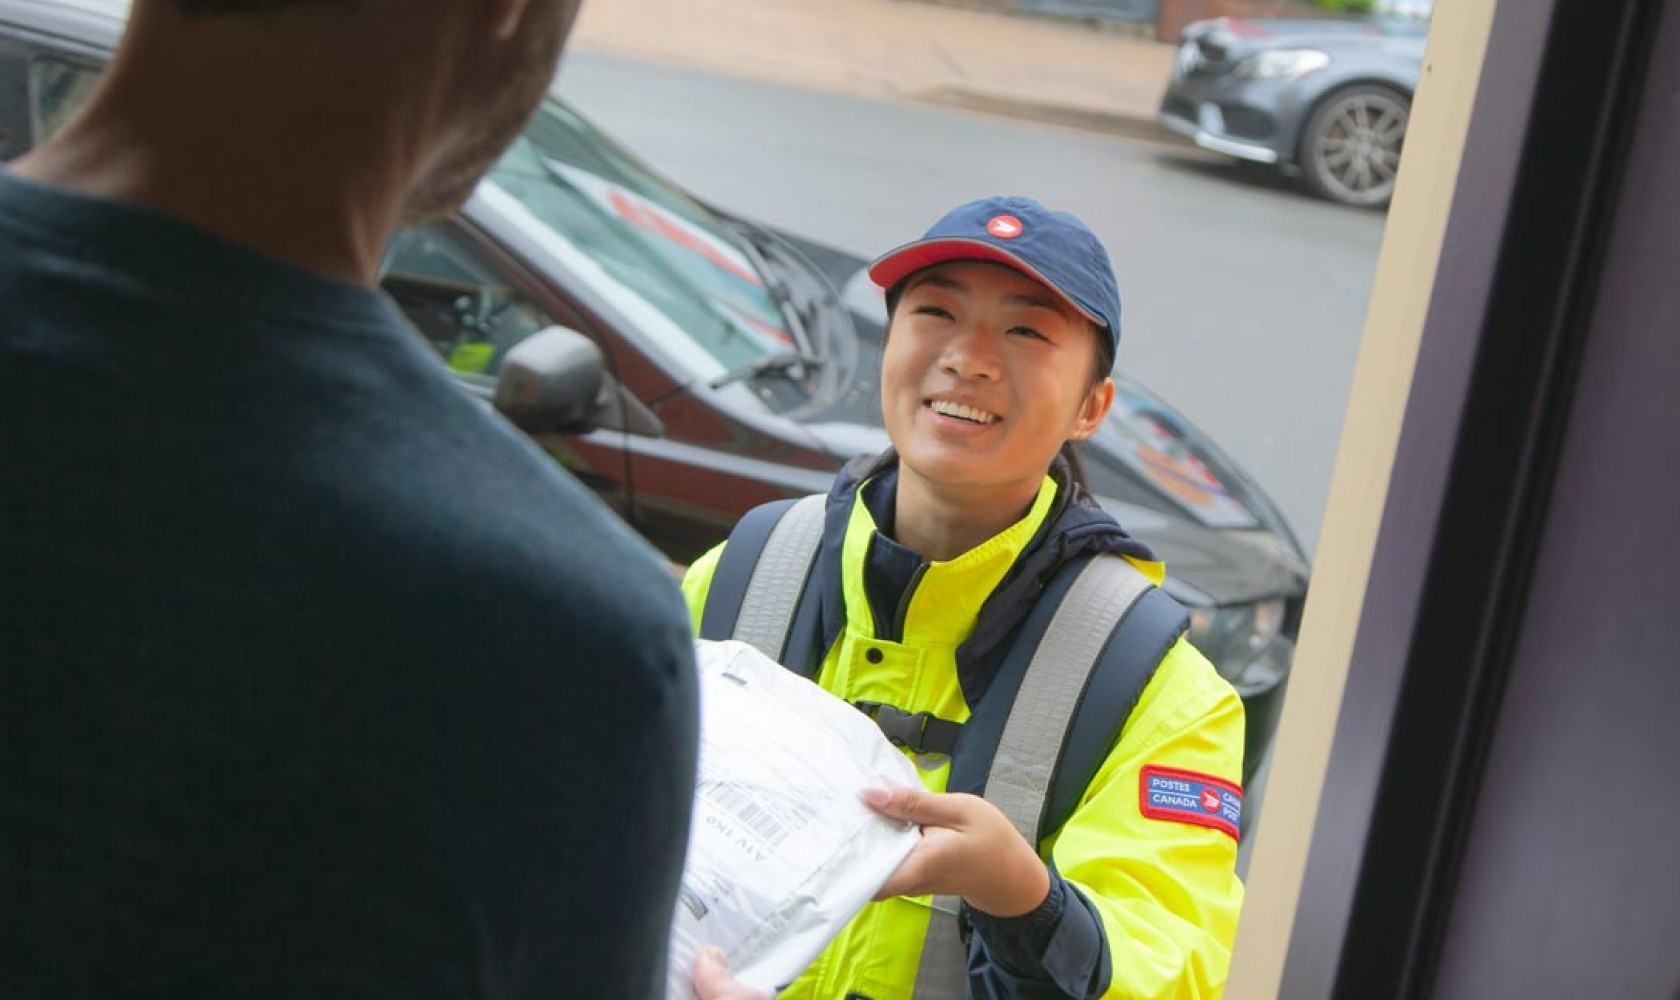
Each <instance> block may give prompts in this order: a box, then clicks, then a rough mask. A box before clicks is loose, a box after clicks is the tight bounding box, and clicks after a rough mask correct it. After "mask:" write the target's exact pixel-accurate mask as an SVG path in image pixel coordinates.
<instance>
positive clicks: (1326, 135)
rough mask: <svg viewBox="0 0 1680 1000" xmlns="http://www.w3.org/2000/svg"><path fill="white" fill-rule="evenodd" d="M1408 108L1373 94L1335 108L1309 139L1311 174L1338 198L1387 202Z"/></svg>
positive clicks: (1346, 100) (1397, 167)
mask: <svg viewBox="0 0 1680 1000" xmlns="http://www.w3.org/2000/svg"><path fill="white" fill-rule="evenodd" d="M1406 116H1407V111H1406V106H1405V105H1404V104H1402V103H1401V102H1399V101H1397V100H1395V99H1394V98H1392V97H1388V96H1386V95H1383V94H1376V93H1362V94H1352V95H1349V96H1348V97H1346V98H1343V99H1342V100H1340V101H1338V102H1337V103H1336V104H1335V105H1333V106H1332V107H1331V108H1330V109H1329V111H1328V113H1327V114H1326V115H1325V117H1324V127H1323V128H1322V129H1321V130H1320V131H1319V133H1318V135H1317V136H1315V137H1314V139H1313V160H1314V169H1315V170H1316V171H1317V173H1318V176H1319V177H1320V178H1322V179H1323V181H1324V186H1325V187H1327V188H1329V190H1330V193H1331V194H1332V195H1334V196H1335V197H1336V198H1338V199H1340V200H1342V201H1346V202H1351V203H1353V204H1376V203H1379V202H1382V201H1386V200H1387V199H1388V197H1389V195H1390V194H1391V193H1392V192H1393V190H1394V178H1395V175H1396V174H1397V173H1398V172H1399V170H1400V152H1401V147H1402V146H1403V145H1404V144H1405V141H1406Z"/></svg>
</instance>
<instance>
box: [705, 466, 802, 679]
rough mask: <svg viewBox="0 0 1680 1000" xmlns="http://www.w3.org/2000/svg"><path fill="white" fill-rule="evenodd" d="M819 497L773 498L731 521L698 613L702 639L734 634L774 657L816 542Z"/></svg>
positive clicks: (779, 657) (779, 653) (779, 656)
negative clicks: (699, 613) (725, 542)
mask: <svg viewBox="0 0 1680 1000" xmlns="http://www.w3.org/2000/svg"><path fill="white" fill-rule="evenodd" d="M825 499H826V498H825V497H824V496H823V495H821V494H816V495H813V496H808V497H803V498H801V499H799V500H778V501H775V502H773V503H767V504H764V505H762V506H759V507H755V508H753V509H752V510H750V511H748V512H747V514H746V516H744V517H742V518H741V520H740V521H738V522H736V525H735V528H734V530H732V531H731V532H730V533H729V543H728V544H727V545H725V546H724V549H723V555H722V556H720V557H719V558H718V564H717V569H716V571H715V572H714V573H713V574H712V583H711V587H710V588H709V589H708V590H707V592H706V607H705V610H704V611H703V612H702V613H701V617H700V637H701V638H702V639H739V640H741V641H742V642H745V643H747V644H748V645H751V646H752V647H754V648H755V649H757V650H758V651H759V652H761V653H763V654H764V655H766V656H768V657H770V658H771V659H773V660H775V661H776V662H778V663H781V662H783V661H784V654H785V652H786V648H787V639H788V634H789V632H790V631H791V629H792V627H793V623H794V617H795V613H796V612H797V611H798V610H799V608H800V603H801V597H802V595H803V594H804V592H805V583H806V581H807V579H808V578H809V577H810V574H811V567H812V565H813V564H814V563H815V562H816V556H817V549H818V548H819V547H820V545H821V543H822V529H823V512H824V505H825Z"/></svg>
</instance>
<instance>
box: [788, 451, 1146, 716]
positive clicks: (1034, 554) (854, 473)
mask: <svg viewBox="0 0 1680 1000" xmlns="http://www.w3.org/2000/svg"><path fill="white" fill-rule="evenodd" d="M1050 476H1051V478H1053V479H1054V480H1055V481H1056V485H1057V490H1056V500H1055V503H1054V505H1053V506H1052V507H1051V509H1050V512H1049V513H1048V514H1047V515H1045V518H1044V523H1043V524H1042V525H1040V526H1039V529H1038V532H1037V533H1036V534H1034V535H1033V538H1032V540H1031V541H1030V542H1028V543H1027V547H1026V548H1025V550H1023V551H1022V553H1021V555H1020V557H1019V558H1017V559H1016V560H1015V565H1014V566H1012V567H1010V569H1009V572H1008V573H1007V574H1005V575H1004V578H1003V580H1002V582H1000V583H999V584H998V587H997V589H996V590H994V591H993V592H992V595H991V596H990V597H989V598H987V599H986V601H985V603H984V604H983V605H981V608H980V616H979V621H978V622H977V623H976V625H975V629H974V634H973V635H971V636H969V638H968V639H967V641H965V642H964V643H963V644H962V645H961V646H958V647H957V678H958V681H959V683H960V684H961V685H962V691H963V698H964V700H966V701H967V702H968V704H969V706H970V707H973V706H974V705H977V704H978V703H979V701H980V699H981V698H982V697H984V695H985V693H986V689H987V688H988V687H990V686H991V681H992V677H993V676H994V675H995V674H996V672H997V668H998V665H999V664H1000V663H1001V662H1002V660H1003V657H1004V655H1005V654H1006V653H1008V652H1009V648H1010V645H1011V644H1012V643H1013V640H1014V638H1015V635H1016V633H1017V632H1018V631H1019V630H1020V628H1021V625H1022V623H1024V622H1025V621H1026V618H1027V615H1028V614H1029V613H1030V612H1031V611H1032V609H1033V605H1034V603H1035V602H1036V601H1037V600H1038V595H1039V594H1040V593H1042V592H1043V590H1044V588H1045V586H1046V585H1047V584H1048V583H1049V582H1050V579H1051V577H1053V576H1055V575H1056V573H1057V572H1058V571H1059V570H1060V569H1061V568H1062V567H1063V566H1065V565H1067V564H1068V563H1070V562H1072V561H1074V560H1075V559H1080V558H1083V557H1087V556H1093V555H1102V554H1113V555H1121V556H1130V557H1132V558H1134V559H1144V560H1149V561H1151V562H1153V561H1155V554H1154V553H1153V552H1151V551H1150V550H1149V547H1148V546H1147V545H1144V544H1143V543H1142V542H1140V541H1138V540H1137V539H1135V538H1133V537H1132V536H1130V535H1128V534H1126V530H1125V529H1124V528H1122V527H1121V526H1120V522H1118V521H1116V520H1115V519H1114V517H1113V516H1112V515H1111V514H1109V513H1108V511H1106V510H1103V509H1102V508H1101V507H1100V506H1098V505H1097V502H1096V498H1095V497H1093V496H1092V495H1091V494H1090V493H1088V492H1087V491H1086V490H1085V488H1084V487H1082V486H1080V485H1079V484H1078V483H1076V482H1074V480H1073V470H1072V468H1071V467H1070V466H1069V465H1068V463H1067V461H1066V460H1065V459H1064V458H1063V457H1062V456H1060V455H1058V456H1056V459H1055V461H1054V462H1053V463H1052V464H1051V466H1050ZM897 478H898V455H897V453H896V452H894V451H893V450H892V449H888V450H887V451H885V452H883V453H882V454H880V455H878V456H875V457H872V458H871V457H860V458H856V459H853V460H852V461H851V462H848V463H847V464H846V465H845V467H844V468H842V469H841V470H840V472H839V474H838V475H836V476H835V479H834V485H833V486H832V487H831V488H830V489H829V492H828V500H827V504H826V510H825V514H824V523H823V540H822V548H821V549H820V550H819V551H818V553H817V563H816V566H815V567H813V569H812V572H811V585H812V586H814V587H816V588H818V600H819V612H820V618H819V621H820V642H821V644H820V646H819V647H818V648H816V649H814V650H812V651H811V654H812V662H811V664H810V666H811V667H812V668H815V667H816V666H818V665H819V664H820V663H821V662H822V658H823V656H824V655H826V653H827V651H828V650H829V649H830V648H831V647H832V646H833V645H834V642H835V640H837V639H838V638H839V637H840V632H841V630H842V629H843V628H844V627H845V622H846V608H845V598H844V596H843V591H842V588H841V577H840V552H841V549H842V548H843V546H844V542H845V538H846V526H847V524H848V523H849V522H850V520H851V515H852V507H853V505H854V504H855V503H856V501H857V493H858V490H859V489H860V488H861V487H862V485H863V484H864V483H865V482H868V481H870V480H875V481H877V482H879V483H880V485H881V488H880V489H878V490H871V491H869V492H870V493H872V494H873V495H874V496H875V497H876V498H877V500H876V502H877V503H888V504H890V503H891V502H892V498H893V496H894V495H895V493H896V490H895V489H894V488H893V486H894V484H895V483H896V480H897ZM866 502H867V500H866ZM871 512H872V513H873V514H875V518H876V523H878V524H881V523H891V520H892V518H891V517H890V516H885V515H890V513H891V512H890V511H878V510H873V508H872V511H871ZM792 652H793V651H792V650H789V653H790V654H792ZM790 665H791V664H790Z"/></svg>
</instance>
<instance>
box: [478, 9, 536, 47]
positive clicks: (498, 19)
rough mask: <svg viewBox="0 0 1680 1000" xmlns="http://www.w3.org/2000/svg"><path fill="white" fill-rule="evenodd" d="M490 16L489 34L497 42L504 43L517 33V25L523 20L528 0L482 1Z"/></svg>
mask: <svg viewBox="0 0 1680 1000" xmlns="http://www.w3.org/2000/svg"><path fill="white" fill-rule="evenodd" d="M483 2H484V4H485V8H486V10H487V12H488V14H489V16H490V30H491V34H492V35H494V36H495V38H496V40H497V41H498V42H505V41H508V40H509V39H511V38H513V36H514V34H515V33H517V32H518V31H519V24H520V22H521V21H523V20H524V18H525V9H526V8H527V7H529V6H530V0H483Z"/></svg>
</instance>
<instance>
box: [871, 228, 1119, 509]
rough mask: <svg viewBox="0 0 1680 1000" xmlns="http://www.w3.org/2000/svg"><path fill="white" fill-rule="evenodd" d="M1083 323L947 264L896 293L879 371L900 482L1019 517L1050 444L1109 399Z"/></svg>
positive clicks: (1089, 426)
mask: <svg viewBox="0 0 1680 1000" xmlns="http://www.w3.org/2000/svg"><path fill="white" fill-rule="evenodd" d="M1096 336H1098V332H1097V331H1096V330H1095V329H1093V327H1092V324H1091V322H1090V321H1089V320H1087V319H1085V318H1084V317H1083V316H1082V315H1080V314H1079V313H1078V312H1076V311H1074V309H1073V308H1072V307H1071V306H1070V305H1068V304H1067V302H1065V301H1064V300H1063V299H1062V298H1061V297H1060V296H1059V295H1057V294H1056V293H1055V292H1053V291H1051V290H1050V289H1049V288H1047V287H1045V286H1044V285H1042V284H1040V283H1039V282H1037V281H1034V280H1033V279H1031V278H1028V277H1027V276H1025V275H1023V274H1021V273H1020V272H1018V271H1015V270H1013V269H1011V268H1008V267H1005V266H1003V265H1000V264H993V263H987V262H981V261H953V262H951V263H946V264H939V265H936V266H934V267H929V268H926V269H925V270H922V271H919V272H917V273H916V274H914V275H912V276H911V277H910V278H909V279H908V280H907V281H906V283H905V286H904V291H903V293H902V295H901V296H900V298H899V300H898V303H897V308H896V309H895V310H894V312H893V317H892V324H891V328H890V333H889V336H888V338H887V344H886V351H885V354H884V356H883V358H882V361H881V404H882V410H883V416H884V417H885V421H886V426H887V433H888V435H889V436H891V438H892V442H893V446H894V447H895V448H896V449H897V450H898V454H899V465H900V470H901V471H900V475H901V477H914V478H916V479H917V480H919V481H920V482H921V484H922V485H925V486H926V487H927V488H928V490H930V491H931V492H934V493H937V494H939V495H942V496H944V497H946V498H948V499H952V500H961V501H962V502H964V503H972V504H983V505H987V506H990V505H993V504H997V505H999V507H1000V509H1009V508H1014V509H1016V510H1017V512H1018V511H1019V510H1022V509H1024V508H1025V507H1026V506H1027V505H1028V504H1030V503H1031V502H1032V498H1033V496H1034V495H1035V494H1036V493H1037V491H1038V487H1039V484H1040V482H1042V481H1043V478H1044V474H1045V472H1046V471H1047V470H1048V469H1049V468H1050V463H1051V461H1052V460H1053V459H1054V458H1055V456H1056V452H1057V451H1058V450H1059V449H1060V448H1061V446H1062V444H1063V443H1064V442H1066V441H1068V440H1078V439H1083V438H1086V437H1089V436H1090V435H1091V433H1092V432H1093V431H1095V430H1096V428H1097V426H1098V425H1099V424H1100V423H1101V422H1102V418H1103V416H1104V415H1105V414H1106V413H1107V412H1108V407H1109V405H1110V403H1112V401H1113V398H1114V383H1113V382H1112V381H1111V380H1109V379H1108V378H1106V377H1104V378H1102V379H1100V380H1097V379H1095V378H1094V374H1095V373H1094V368H1095V361H1094V354H1095V350H1094V344H1093V338H1095V337H1096Z"/></svg>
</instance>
